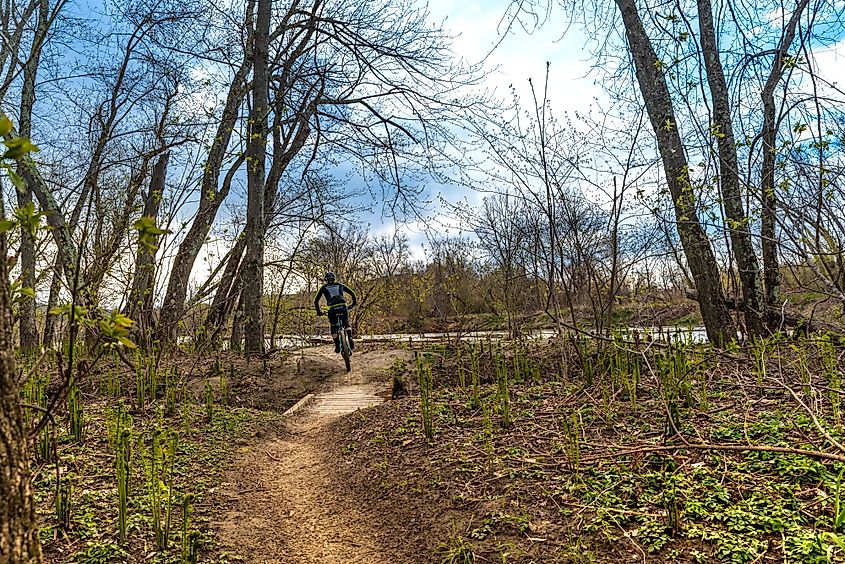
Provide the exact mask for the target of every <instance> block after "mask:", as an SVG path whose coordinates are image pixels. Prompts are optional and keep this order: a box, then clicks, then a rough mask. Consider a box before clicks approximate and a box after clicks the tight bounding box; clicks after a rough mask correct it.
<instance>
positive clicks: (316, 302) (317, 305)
mask: <svg viewBox="0 0 845 564" xmlns="http://www.w3.org/2000/svg"><path fill="white" fill-rule="evenodd" d="M325 291H326V287H325V286H321V287H320V289H319V290H317V295H316V296H314V309H316V310H317V313H318V314H319V313H320V298H322V297H323V292H325Z"/></svg>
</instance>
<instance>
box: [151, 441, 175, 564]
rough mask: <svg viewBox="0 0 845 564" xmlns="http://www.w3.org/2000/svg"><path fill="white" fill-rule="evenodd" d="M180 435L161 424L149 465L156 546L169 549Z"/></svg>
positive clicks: (153, 442) (152, 446)
mask: <svg viewBox="0 0 845 564" xmlns="http://www.w3.org/2000/svg"><path fill="white" fill-rule="evenodd" d="M177 443H178V437H177V436H176V434H175V433H168V432H165V431H163V430H162V429H160V428H158V429H155V430H154V431H153V433H152V445H151V450H150V461H149V464H148V465H147V494H148V498H149V504H150V510H151V511H152V522H153V531H154V533H155V539H156V547H157V548H158V549H159V550H167V545H168V542H169V540H170V523H171V515H172V510H173V465H174V460H175V458H176V446H177Z"/></svg>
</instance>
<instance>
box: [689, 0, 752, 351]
mask: <svg viewBox="0 0 845 564" xmlns="http://www.w3.org/2000/svg"><path fill="white" fill-rule="evenodd" d="M698 24H699V29H700V31H701V51H702V53H703V55H704V66H705V68H706V70H707V83H708V85H709V86H710V96H711V98H712V99H713V124H712V130H711V134H712V135H713V136H715V137H716V143H717V146H718V153H719V179H720V188H721V193H722V201H723V205H724V208H725V217H726V218H727V224H728V232H729V233H730V238H731V247H732V249H733V255H734V258H735V259H736V266H737V270H739V280H740V284H741V286H742V299H743V302H744V303H745V309H744V310H743V313H744V315H745V327H746V330H747V331H748V334H749V335H750V336H751V337H762V336H764V335H765V334H766V324H765V316H766V307H765V299H764V296H763V286H762V284H761V281H760V265H759V263H758V262H757V254H756V252H755V251H754V244H753V243H752V241H751V222H750V221H749V219H748V216H747V215H746V214H745V209H744V207H743V205H742V191H741V189H740V185H739V162H738V159H737V155H736V141H735V139H734V132H733V124H732V121H731V108H730V100H729V98H728V85H727V82H726V81H725V74H724V70H723V69H722V62H721V60H720V57H719V46H718V43H717V40H716V29H715V26H714V25H713V7H712V5H711V3H710V0H698Z"/></svg>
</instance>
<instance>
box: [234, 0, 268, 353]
mask: <svg viewBox="0 0 845 564" xmlns="http://www.w3.org/2000/svg"><path fill="white" fill-rule="evenodd" d="M271 11H272V4H271V1H270V0H258V13H257V16H256V19H255V34H254V40H255V44H254V45H255V47H254V49H253V53H254V57H255V59H254V62H253V80H252V113H251V115H250V128H249V142H248V145H247V153H248V158H247V208H246V229H245V230H244V238H245V240H246V255H245V256H244V263H243V266H242V267H241V268H242V270H243V272H242V274H241V277H242V279H243V290H242V294H241V296H242V300H243V305H244V309H243V313H244V337H245V339H244V348H245V351H246V353H247V354H253V353H263V352H264V238H265V228H264V188H265V186H264V182H265V167H266V165H265V161H266V158H267V157H266V153H267V116H268V113H269V109H270V107H269V106H270V102H269V75H268V64H269V43H270V16H271Z"/></svg>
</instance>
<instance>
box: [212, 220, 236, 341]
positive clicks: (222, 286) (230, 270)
mask: <svg viewBox="0 0 845 564" xmlns="http://www.w3.org/2000/svg"><path fill="white" fill-rule="evenodd" d="M245 248H246V238H245V237H244V235H243V233H241V234H240V236H238V238H237V240H236V241H235V245H234V246H233V247H232V250H231V252H230V253H229V259H228V260H227V261H226V269H225V270H224V271H223V276H221V277H220V283H219V284H218V285H217V291H216V292H215V293H214V299H213V300H212V302H211V306H210V307H209V309H208V315H207V316H206V318H205V324H204V326H205V330H206V334H207V335H208V336H209V339H208V340H209V342H210V343H211V344H212V345H217V344H218V341H219V336H220V333H221V332H222V331H223V329H224V328H225V327H226V321H227V320H228V319H229V315H230V314H231V313H232V310H233V309H234V308H235V302H236V301H237V299H238V295H239V294H240V292H241V287H240V281H239V279H238V269H239V268H240V266H241V259H242V258H243V254H244V249H245Z"/></svg>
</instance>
